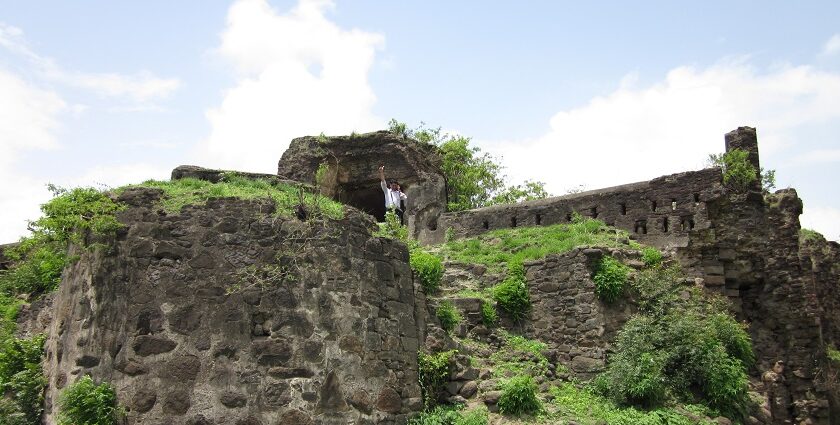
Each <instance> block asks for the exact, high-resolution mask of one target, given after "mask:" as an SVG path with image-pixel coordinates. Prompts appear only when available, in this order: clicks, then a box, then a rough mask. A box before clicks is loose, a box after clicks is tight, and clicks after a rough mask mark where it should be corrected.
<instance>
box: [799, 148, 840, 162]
mask: <svg viewBox="0 0 840 425" xmlns="http://www.w3.org/2000/svg"><path fill="white" fill-rule="evenodd" d="M830 162H840V149H817V150H813V151H810V152H805V153H802V154H799V155H797V156H795V157H793V158H792V159H791V160H790V164H791V165H794V166H803V165H814V164H825V163H830Z"/></svg>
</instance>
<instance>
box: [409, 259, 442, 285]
mask: <svg viewBox="0 0 840 425" xmlns="http://www.w3.org/2000/svg"><path fill="white" fill-rule="evenodd" d="M409 265H410V266H411V270H412V271H413V272H414V276H416V277H417V278H418V279H420V285H421V286H422V287H423V290H424V291H425V292H426V293H427V294H431V293H434V292H436V291H437V290H438V288H439V287H440V279H441V278H442V277H443V262H441V261H440V258H438V257H437V256H435V255H433V254H429V253H428V252H426V251H423V250H422V249H419V248H416V249H412V250H411V252H410V257H409Z"/></svg>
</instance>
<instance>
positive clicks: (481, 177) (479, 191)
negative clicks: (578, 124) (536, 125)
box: [388, 119, 551, 211]
mask: <svg viewBox="0 0 840 425" xmlns="http://www.w3.org/2000/svg"><path fill="white" fill-rule="evenodd" d="M388 125H389V129H390V131H391V132H392V133H394V134H398V135H400V136H403V137H412V138H414V139H416V140H417V141H419V142H420V143H426V144H431V145H435V146H437V147H438V149H439V151H440V156H441V159H442V164H441V170H442V171H443V174H444V177H446V190H447V193H448V194H449V202H448V204H447V210H448V211H464V210H469V209H474V208H481V207H486V206H490V205H497V204H510V203H516V202H522V201H528V200H532V199H541V198H546V197H548V196H551V195H550V194H549V193H548V192H547V191H546V190H545V183H543V182H540V181H531V180H526V181H525V183H524V184H522V185H513V186H507V185H506V184H505V175H504V173H503V172H502V170H503V169H504V167H503V166H502V165H501V163H499V161H498V160H497V159H496V158H494V157H493V156H491V155H490V154H488V153H486V152H482V151H481V149H480V148H478V147H476V146H471V145H470V142H471V141H472V139H471V138H469V137H465V136H461V135H452V134H446V133H443V132H441V129H440V127H438V128H430V127H426V125H425V124H424V123H421V124H420V126H419V127H417V128H416V129H414V130H410V129H408V128H407V126H406V124H405V123H402V122H399V121H397V120H395V119H392V120H391V121H389V123H388Z"/></svg>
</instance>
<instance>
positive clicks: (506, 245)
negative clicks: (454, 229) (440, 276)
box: [440, 216, 639, 272]
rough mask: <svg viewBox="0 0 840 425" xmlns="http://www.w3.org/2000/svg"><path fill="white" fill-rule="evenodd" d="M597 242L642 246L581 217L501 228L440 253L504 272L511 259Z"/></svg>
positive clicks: (453, 244)
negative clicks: (547, 223) (566, 222)
mask: <svg viewBox="0 0 840 425" xmlns="http://www.w3.org/2000/svg"><path fill="white" fill-rule="evenodd" d="M593 245H597V246H605V247H629V248H639V245H638V244H636V243H633V242H630V241H629V240H628V234H627V232H625V231H623V230H618V229H615V228H612V227H609V226H607V225H606V224H604V223H603V222H602V221H599V220H593V219H590V218H581V217H579V216H577V217H575V219H573V221H572V222H571V223H568V224H555V225H552V226H536V227H515V228H512V229H499V230H493V231H490V232H487V233H484V234H481V235H478V236H475V237H472V238H465V239H458V240H454V241H449V242H446V243H444V244H443V245H441V248H440V255H441V256H443V257H444V258H445V259H446V260H449V261H457V262H461V263H468V264H483V265H486V266H487V267H488V269H490V270H492V271H494V272H501V271H503V270H504V268H505V266H506V264H508V263H511V262H516V263H521V262H523V261H528V260H537V259H540V258H544V257H545V256H546V255H548V254H555V253H562V252H567V251H571V250H572V249H574V248H577V247H581V246H593Z"/></svg>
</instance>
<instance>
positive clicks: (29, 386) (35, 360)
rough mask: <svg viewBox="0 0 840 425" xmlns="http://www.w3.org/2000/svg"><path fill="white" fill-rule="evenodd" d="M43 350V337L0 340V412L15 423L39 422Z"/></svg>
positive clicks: (42, 383) (44, 383) (44, 380)
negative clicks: (15, 420) (17, 420)
mask: <svg viewBox="0 0 840 425" xmlns="http://www.w3.org/2000/svg"><path fill="white" fill-rule="evenodd" d="M43 347H44V336H43V335H37V336H34V337H32V338H28V339H26V338H14V337H11V338H9V339H7V340H5V341H0V394H5V395H6V396H5V397H4V399H5V400H4V401H5V403H3V404H4V405H3V406H2V407H0V413H3V414H4V415H5V416H4V417H9V418H18V419H19V420H20V421H19V422H17V423H21V424H23V423H30V424H32V423H39V422H40V418H41V411H42V410H43V402H44V397H43V391H44V385H46V383H47V381H46V379H44V374H43V372H42V370H41V356H42V355H43V353H44V348H43ZM0 423H2V422H0ZM10 423H16V422H13V421H12V422H10Z"/></svg>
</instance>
